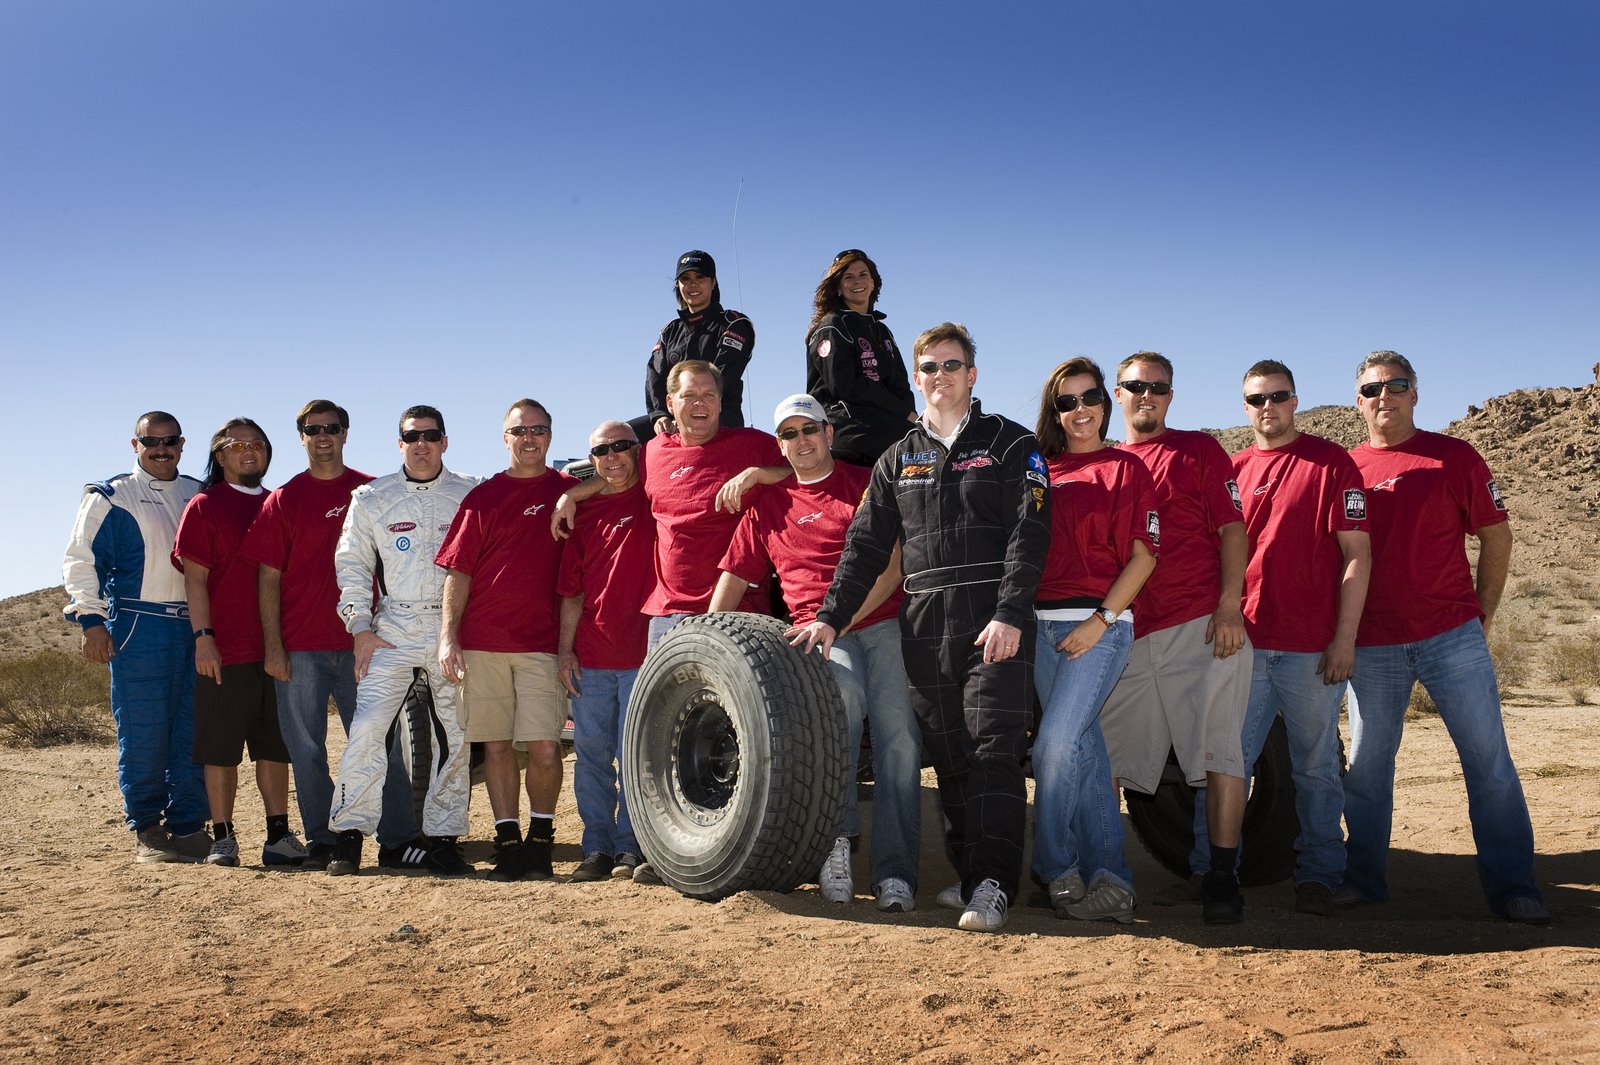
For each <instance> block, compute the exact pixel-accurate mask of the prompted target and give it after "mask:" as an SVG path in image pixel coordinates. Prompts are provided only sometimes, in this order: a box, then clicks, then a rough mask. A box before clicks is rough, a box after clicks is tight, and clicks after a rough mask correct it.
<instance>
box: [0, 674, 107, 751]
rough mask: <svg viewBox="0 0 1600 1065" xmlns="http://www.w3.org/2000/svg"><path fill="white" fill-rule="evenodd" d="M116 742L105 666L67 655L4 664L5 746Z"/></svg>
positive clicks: (1, 709)
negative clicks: (113, 740)
mask: <svg viewBox="0 0 1600 1065" xmlns="http://www.w3.org/2000/svg"><path fill="white" fill-rule="evenodd" d="M115 736H116V728H115V726H114V725H113V723H112V720H111V690H110V682H109V678H108V676H107V674H106V667H105V666H97V665H95V664H94V663H93V662H89V661H86V660H85V659H83V658H81V657H79V656H78V655H73V654H67V653H65V652H62V651H38V652H35V653H34V654H31V655H28V656H26V657H24V658H11V659H5V660H0V743H4V744H5V745H6V746H8V747H51V746H55V745H57V744H63V743H109V742H111V740H112V739H113V738H115Z"/></svg>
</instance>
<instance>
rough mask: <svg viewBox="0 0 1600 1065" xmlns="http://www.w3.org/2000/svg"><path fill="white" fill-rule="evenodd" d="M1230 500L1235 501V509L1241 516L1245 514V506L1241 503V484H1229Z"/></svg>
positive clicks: (1231, 482)
mask: <svg viewBox="0 0 1600 1065" xmlns="http://www.w3.org/2000/svg"><path fill="white" fill-rule="evenodd" d="M1228 498H1230V499H1232V500H1233V509H1234V510H1237V511H1238V512H1239V513H1240V514H1243V513H1244V504H1243V503H1241V502H1239V482H1238V481H1229V482H1228Z"/></svg>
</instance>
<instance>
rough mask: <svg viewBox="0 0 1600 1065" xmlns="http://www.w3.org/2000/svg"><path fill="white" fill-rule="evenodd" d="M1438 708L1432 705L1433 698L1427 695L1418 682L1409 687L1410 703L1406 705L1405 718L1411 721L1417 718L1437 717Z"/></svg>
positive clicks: (1426, 691)
mask: <svg viewBox="0 0 1600 1065" xmlns="http://www.w3.org/2000/svg"><path fill="white" fill-rule="evenodd" d="M1438 714H1439V708H1438V707H1437V706H1435V705H1434V702H1433V696H1431V695H1429V694H1428V689H1426V688H1424V687H1423V686H1422V684H1421V682H1420V681H1419V682H1418V683H1416V684H1413V685H1412V686H1411V701H1410V702H1408V703H1407V704H1406V718H1407V720H1412V719H1415V718H1419V717H1437V716H1438Z"/></svg>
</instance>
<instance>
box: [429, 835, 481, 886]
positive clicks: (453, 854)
mask: <svg viewBox="0 0 1600 1065" xmlns="http://www.w3.org/2000/svg"><path fill="white" fill-rule="evenodd" d="M427 868H428V871H429V872H431V873H435V874H437V875H439V876H472V875H473V874H474V873H476V872H477V871H478V869H477V867H476V866H474V865H473V864H472V863H471V862H469V861H467V860H466V859H465V858H463V857H462V856H461V844H460V843H459V842H457V840H456V837H454V836H436V837H434V840H433V846H432V847H430V848H428V864H427Z"/></svg>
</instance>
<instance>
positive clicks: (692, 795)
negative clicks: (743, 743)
mask: <svg viewBox="0 0 1600 1065" xmlns="http://www.w3.org/2000/svg"><path fill="white" fill-rule="evenodd" d="M672 749H673V751H674V752H676V758H675V760H674V765H673V783H674V785H675V790H676V791H677V792H678V794H679V795H680V796H681V797H682V800H683V803H684V807H685V809H686V811H687V812H688V814H689V816H691V817H693V818H694V819H695V820H696V821H698V822H700V823H701V824H709V823H711V822H713V821H716V820H717V819H718V818H719V817H721V816H722V811H723V810H724V809H726V807H727V805H728V803H729V802H730V801H731V800H732V798H733V794H734V792H735V791H737V790H738V786H739V733H738V731H737V730H736V729H735V728H734V727H733V720H732V719H731V718H730V717H729V716H728V712H727V711H726V710H725V709H723V707H722V702H721V700H720V699H719V698H718V697H717V695H716V693H715V692H712V691H708V690H706V689H704V688H702V689H701V690H699V691H697V692H695V693H694V694H693V695H691V696H690V697H689V698H688V699H687V700H685V702H684V704H683V709H682V710H681V711H680V712H679V714H678V726H677V729H676V732H675V733H674V735H673V743H672Z"/></svg>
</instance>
